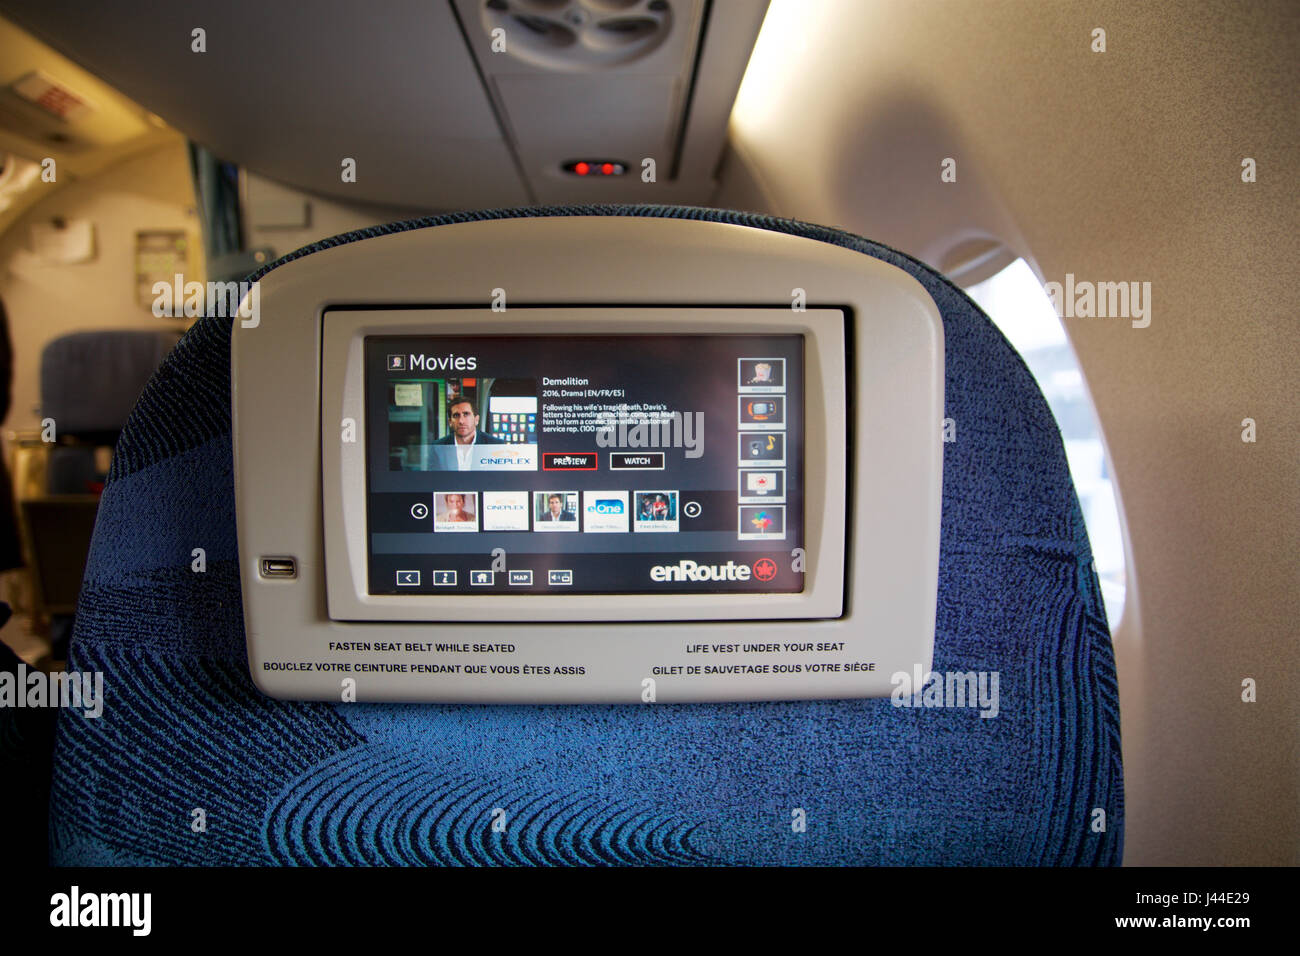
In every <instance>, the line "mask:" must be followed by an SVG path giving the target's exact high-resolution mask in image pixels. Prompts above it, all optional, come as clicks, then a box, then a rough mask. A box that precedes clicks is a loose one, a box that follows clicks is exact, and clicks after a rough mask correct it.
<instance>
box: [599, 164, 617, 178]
mask: <svg viewBox="0 0 1300 956" xmlns="http://www.w3.org/2000/svg"><path fill="white" fill-rule="evenodd" d="M600 171H601V172H602V173H604V174H605V175H606V176H612V175H613V174H614V164H613V163H605V164H604V165H602V166H601V167H600Z"/></svg>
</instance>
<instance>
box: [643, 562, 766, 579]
mask: <svg viewBox="0 0 1300 956" xmlns="http://www.w3.org/2000/svg"><path fill="white" fill-rule="evenodd" d="M749 576H750V567H749V565H748V564H737V563H736V562H735V561H728V562H727V563H726V564H699V563H698V562H695V561H691V560H690V559H689V558H684V559H682V560H681V561H678V562H677V563H676V564H656V565H655V566H654V567H652V568H651V569H650V580H651V581H655V582H657V583H660V584H662V583H664V582H668V581H748V580H749Z"/></svg>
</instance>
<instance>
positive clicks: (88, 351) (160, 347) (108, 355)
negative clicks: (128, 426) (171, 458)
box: [41, 329, 180, 494]
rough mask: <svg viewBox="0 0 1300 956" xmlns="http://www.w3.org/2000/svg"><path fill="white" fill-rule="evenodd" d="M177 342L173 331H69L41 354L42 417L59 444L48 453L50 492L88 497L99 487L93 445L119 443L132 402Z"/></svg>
mask: <svg viewBox="0 0 1300 956" xmlns="http://www.w3.org/2000/svg"><path fill="white" fill-rule="evenodd" d="M179 339H180V332H178V331H173V330H165V331H152V330H134V329H132V330H122V329H114V330H103V331H92V332H73V333H70V334H68V335H61V336H59V337H58V338H56V339H52V340H51V341H50V342H49V343H48V344H46V346H45V348H44V349H42V350H41V415H42V417H43V418H47V419H52V420H53V421H54V424H55V428H56V431H55V435H56V438H57V440H58V441H59V442H63V444H56V445H55V446H54V447H53V448H51V449H50V457H49V463H48V465H47V472H46V474H47V490H48V491H49V492H50V493H51V494H86V493H88V492H89V491H90V490H91V489H92V487H93V486H94V485H96V484H97V483H98V481H99V480H100V479H101V478H102V475H100V474H99V473H98V472H97V470H96V467H95V445H97V444H112V443H113V442H114V441H116V440H117V435H118V433H119V432H120V431H121V429H122V426H123V424H124V423H125V422H126V419H127V416H128V415H129V414H130V412H131V409H132V407H133V406H134V405H135V401H136V398H137V397H138V396H139V395H140V392H141V391H142V390H143V389H144V387H145V385H146V384H148V381H149V378H150V376H151V375H152V374H153V371H154V369H156V368H157V367H158V366H159V364H160V363H161V362H162V360H163V358H164V357H165V356H166V355H167V353H168V352H170V351H171V349H172V347H173V346H174V345H175V344H176V343H177V341H178V340H179ZM68 439H73V440H75V443H73V444H68V443H67V441H68Z"/></svg>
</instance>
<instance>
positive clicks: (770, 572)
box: [754, 558, 776, 581]
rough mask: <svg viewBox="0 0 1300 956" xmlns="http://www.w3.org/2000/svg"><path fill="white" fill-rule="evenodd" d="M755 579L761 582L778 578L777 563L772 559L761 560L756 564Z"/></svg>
mask: <svg viewBox="0 0 1300 956" xmlns="http://www.w3.org/2000/svg"><path fill="white" fill-rule="evenodd" d="M754 577H756V578H757V579H758V580H760V581H771V580H772V579H773V578H774V577H776V562H775V561H773V560H772V559H771V558H759V559H758V560H757V561H755V562H754Z"/></svg>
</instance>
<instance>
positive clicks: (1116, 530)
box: [965, 259, 1125, 631]
mask: <svg viewBox="0 0 1300 956" xmlns="http://www.w3.org/2000/svg"><path fill="white" fill-rule="evenodd" d="M965 291H966V294H967V295H969V296H970V297H971V298H972V299H974V300H975V301H976V302H977V303H979V306H980V308H982V309H983V310H984V311H985V312H986V313H987V314H988V317H989V318H990V319H992V320H993V322H994V324H995V325H997V327H998V328H999V329H1001V330H1002V334H1003V335H1005V336H1006V337H1007V339H1008V340H1009V341H1010V342H1011V344H1012V345H1013V346H1015V349H1016V351H1017V352H1019V353H1020V355H1021V356H1022V357H1023V358H1024V360H1025V364H1026V365H1027V366H1028V367H1029V371H1030V372H1031V373H1032V374H1033V376H1034V378H1035V379H1037V380H1038V387H1039V388H1040V389H1042V391H1043V397H1044V398H1046V399H1047V404H1048V406H1049V407H1050V408H1051V409H1052V414H1053V415H1054V416H1056V424H1057V425H1058V426H1059V427H1060V429H1061V439H1062V440H1063V441H1064V442H1065V457H1066V458H1067V459H1069V462H1070V474H1071V475H1072V476H1073V478H1074V487H1075V490H1076V491H1077V492H1078V495H1079V507H1080V508H1082V509H1083V518H1084V522H1085V523H1086V524H1087V526H1088V540H1089V542H1091V544H1092V554H1093V559H1094V560H1095V562H1096V567H1097V579H1098V581H1100V583H1101V593H1102V597H1103V598H1104V600H1105V602H1106V617H1107V618H1108V619H1109V621H1110V627H1111V630H1112V631H1113V630H1114V629H1115V628H1116V627H1117V626H1119V621H1120V616H1121V615H1122V614H1123V612H1124V591H1125V581H1124V538H1123V535H1122V534H1121V532H1120V515H1119V500H1118V499H1117V498H1116V496H1115V484H1114V477H1113V472H1112V470H1111V466H1110V455H1109V454H1107V452H1106V444H1105V442H1104V441H1102V437H1101V425H1100V423H1099V422H1098V419H1097V409H1096V408H1095V407H1094V406H1093V404H1092V398H1091V396H1089V394H1088V386H1087V383H1086V382H1085V381H1084V378H1083V370H1082V369H1081V368H1080V367H1079V360H1078V358H1077V357H1076V356H1075V354H1074V349H1073V348H1072V347H1071V346H1070V341H1069V339H1068V338H1066V335H1065V327H1064V326H1063V325H1062V324H1061V319H1060V316H1058V315H1057V314H1056V310H1055V309H1053V308H1052V300H1051V299H1049V298H1048V297H1047V293H1046V292H1045V291H1044V290H1043V287H1042V285H1041V284H1040V283H1039V281H1038V277H1037V276H1035V275H1034V271H1033V270H1032V269H1031V268H1029V263H1027V262H1025V260H1024V259H1017V260H1016V261H1015V262H1013V263H1011V265H1009V266H1007V267H1006V268H1005V269H1003V270H1002V271H1001V272H998V273H997V274H995V275H993V276H990V277H989V278H987V279H985V280H984V281H982V282H977V283H976V284H974V285H972V286H969V287H967V288H966V290H965Z"/></svg>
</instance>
